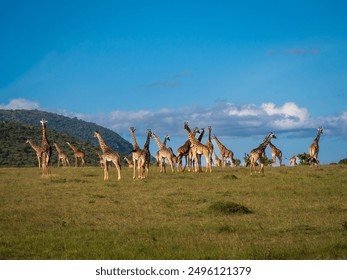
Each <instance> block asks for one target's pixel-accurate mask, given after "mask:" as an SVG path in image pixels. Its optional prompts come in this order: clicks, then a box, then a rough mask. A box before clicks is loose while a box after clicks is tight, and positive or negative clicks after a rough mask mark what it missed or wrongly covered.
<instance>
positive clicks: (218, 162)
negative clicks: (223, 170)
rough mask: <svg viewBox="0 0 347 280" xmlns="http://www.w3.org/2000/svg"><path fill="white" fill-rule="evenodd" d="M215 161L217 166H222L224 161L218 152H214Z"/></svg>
mask: <svg viewBox="0 0 347 280" xmlns="http://www.w3.org/2000/svg"><path fill="white" fill-rule="evenodd" d="M214 161H215V164H216V166H217V167H220V166H222V161H221V159H220V158H219V157H218V156H217V154H216V152H214Z"/></svg>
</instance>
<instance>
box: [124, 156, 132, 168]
mask: <svg viewBox="0 0 347 280" xmlns="http://www.w3.org/2000/svg"><path fill="white" fill-rule="evenodd" d="M124 160H125V161H126V162H127V164H128V167H129V168H134V164H133V162H132V161H130V160H129V159H128V158H127V157H124Z"/></svg>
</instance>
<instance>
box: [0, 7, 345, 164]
mask: <svg viewBox="0 0 347 280" xmlns="http://www.w3.org/2000/svg"><path fill="white" fill-rule="evenodd" d="M346 11H347V3H346V2H345V1H331V0H329V1H177V0H176V1H1V3H0V38H1V39H0V40H1V44H0V61H1V67H0V108H3V109H19V108H25V109H35V108H36V109H41V110H46V111H50V112H56V113H61V114H64V115H68V116H78V117H79V118H81V119H84V120H87V121H92V122H96V123H98V124H101V125H104V126H106V127H108V128H111V129H113V130H114V131H116V132H117V133H119V134H120V135H122V136H123V137H124V138H126V139H128V140H130V139H131V138H130V135H129V133H128V128H129V126H135V127H136V128H137V133H138V139H139V142H140V143H143V142H144V138H145V133H146V129H147V128H151V129H152V130H153V131H154V132H155V133H156V134H157V135H158V136H159V137H160V136H161V138H163V137H164V135H165V134H166V133H168V134H169V135H170V137H171V142H170V145H171V146H172V147H173V148H174V149H176V148H177V147H178V146H180V145H182V144H183V143H184V141H185V138H186V133H185V131H184V130H183V122H184V121H189V123H190V124H191V126H193V127H195V126H198V127H205V128H207V126H209V125H211V126H212V130H213V133H215V134H216V135H217V136H218V137H219V138H220V140H221V141H222V142H224V143H225V145H226V146H227V147H229V148H230V149H232V150H233V151H234V153H235V156H236V157H237V158H240V159H241V158H242V157H243V154H244V152H249V151H250V150H251V149H252V148H255V147H256V146H258V145H259V144H260V143H261V141H262V140H263V138H264V137H265V136H266V135H267V134H268V133H269V132H270V131H274V132H275V133H276V134H277V136H278V139H277V140H275V141H273V142H274V144H275V145H276V146H277V147H278V148H280V149H282V150H283V153H284V157H286V158H290V157H291V156H292V155H294V154H296V153H302V152H308V146H309V145H310V144H311V142H312V141H313V139H314V138H315V136H316V132H317V127H319V126H323V128H324V134H323V136H322V138H321V140H320V146H321V150H320V156H319V157H320V159H321V161H322V162H323V163H329V162H336V161H338V160H339V159H342V158H346V157H347V149H346V141H347V106H346V104H347V17H346V16H345V14H346ZM204 141H205V140H203V142H204ZM152 144H153V145H151V147H152V150H153V151H155V150H156V148H157V147H156V145H155V144H154V143H152ZM268 154H269V153H268ZM285 163H286V164H287V162H286V161H285Z"/></svg>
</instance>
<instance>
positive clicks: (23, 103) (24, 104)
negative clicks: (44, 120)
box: [0, 98, 40, 110]
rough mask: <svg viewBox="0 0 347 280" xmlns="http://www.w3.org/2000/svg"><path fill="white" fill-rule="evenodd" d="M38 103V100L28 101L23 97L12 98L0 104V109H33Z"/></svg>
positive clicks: (38, 106)
mask: <svg viewBox="0 0 347 280" xmlns="http://www.w3.org/2000/svg"><path fill="white" fill-rule="evenodd" d="M39 108H40V105H39V103H38V102H35V101H30V100H27V99H24V98H18V99H12V100H10V102H9V103H8V104H0V109H5V110H18V109H25V110H34V109H39Z"/></svg>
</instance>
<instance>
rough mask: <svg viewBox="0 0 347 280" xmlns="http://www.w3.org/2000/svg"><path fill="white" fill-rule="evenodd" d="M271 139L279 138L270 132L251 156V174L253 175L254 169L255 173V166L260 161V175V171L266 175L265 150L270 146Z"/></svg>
mask: <svg viewBox="0 0 347 280" xmlns="http://www.w3.org/2000/svg"><path fill="white" fill-rule="evenodd" d="M271 138H275V139H276V138H277V137H276V135H275V134H274V133H273V132H270V134H269V135H268V136H267V137H266V138H265V139H264V141H263V143H261V144H260V145H259V146H258V147H257V148H255V149H253V150H252V151H251V152H250V154H249V156H250V160H251V163H250V172H251V175H252V169H254V171H255V165H256V162H257V160H259V161H260V169H259V173H260V171H261V172H262V173H264V160H265V149H266V147H267V145H268V144H269V142H270V140H271Z"/></svg>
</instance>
